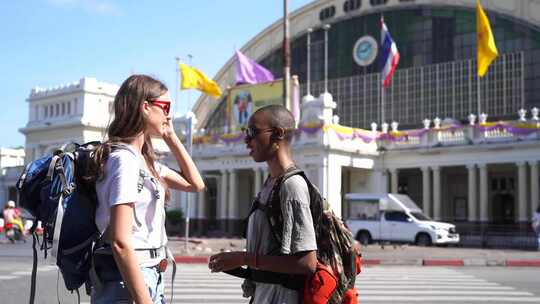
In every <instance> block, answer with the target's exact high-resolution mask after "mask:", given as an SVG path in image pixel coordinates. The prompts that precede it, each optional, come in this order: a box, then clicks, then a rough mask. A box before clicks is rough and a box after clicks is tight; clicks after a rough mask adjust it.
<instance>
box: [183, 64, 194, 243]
mask: <svg viewBox="0 0 540 304" xmlns="http://www.w3.org/2000/svg"><path fill="white" fill-rule="evenodd" d="M187 57H188V59H189V66H190V67H191V62H192V60H193V55H191V54H188V55H187ZM186 116H187V132H186V134H187V138H186V145H187V147H186V148H187V149H186V150H187V152H188V154H189V155H190V156H191V155H192V150H193V149H192V146H193V114H192V111H191V91H188V112H187V113H186ZM190 203H191V193H190V192H186V229H185V239H184V248H185V251H186V252H188V250H189V248H188V241H189V221H190V213H191V206H190V205H191V204H190Z"/></svg>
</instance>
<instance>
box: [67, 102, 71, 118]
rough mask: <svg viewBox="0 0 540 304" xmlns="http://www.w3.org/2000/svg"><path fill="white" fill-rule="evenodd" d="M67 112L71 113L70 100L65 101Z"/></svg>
mask: <svg viewBox="0 0 540 304" xmlns="http://www.w3.org/2000/svg"><path fill="white" fill-rule="evenodd" d="M67 114H68V115H71V101H70V102H68V103H67Z"/></svg>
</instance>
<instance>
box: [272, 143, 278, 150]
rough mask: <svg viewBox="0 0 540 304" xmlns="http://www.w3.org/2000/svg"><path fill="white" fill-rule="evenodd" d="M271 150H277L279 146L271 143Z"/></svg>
mask: <svg viewBox="0 0 540 304" xmlns="http://www.w3.org/2000/svg"><path fill="white" fill-rule="evenodd" d="M272 149H273V150H274V151H277V150H279V145H278V144H277V143H273V144H272Z"/></svg>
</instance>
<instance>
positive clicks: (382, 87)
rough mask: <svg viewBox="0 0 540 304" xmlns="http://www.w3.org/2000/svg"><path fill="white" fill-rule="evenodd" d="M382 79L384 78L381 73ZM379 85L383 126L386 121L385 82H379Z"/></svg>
mask: <svg viewBox="0 0 540 304" xmlns="http://www.w3.org/2000/svg"><path fill="white" fill-rule="evenodd" d="M381 80H382V73H381ZM379 85H380V86H381V126H382V124H383V123H384V119H385V117H384V84H383V82H382V81H381V82H379Z"/></svg>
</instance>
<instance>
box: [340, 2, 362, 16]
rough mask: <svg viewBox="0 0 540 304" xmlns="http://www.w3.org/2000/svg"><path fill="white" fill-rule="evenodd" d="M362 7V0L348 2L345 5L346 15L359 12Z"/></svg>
mask: <svg viewBox="0 0 540 304" xmlns="http://www.w3.org/2000/svg"><path fill="white" fill-rule="evenodd" d="M360 6H362V0H347V1H345V2H344V3H343V11H344V12H345V13H348V12H351V11H355V10H358V9H359V8H360Z"/></svg>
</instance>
